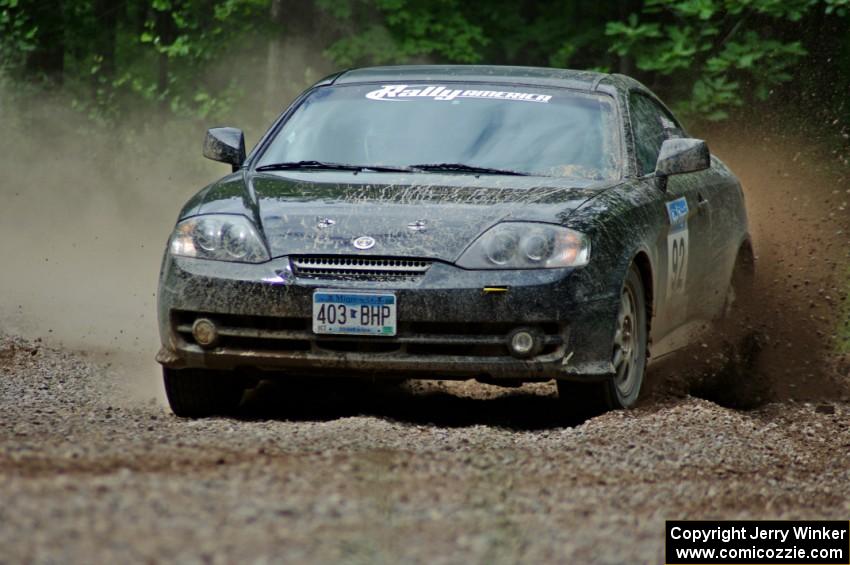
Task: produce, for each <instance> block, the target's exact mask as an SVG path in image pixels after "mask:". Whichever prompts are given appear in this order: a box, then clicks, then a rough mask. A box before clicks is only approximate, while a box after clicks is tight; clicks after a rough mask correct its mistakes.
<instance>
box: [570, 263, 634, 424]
mask: <svg viewBox="0 0 850 565" xmlns="http://www.w3.org/2000/svg"><path fill="white" fill-rule="evenodd" d="M647 334H648V324H647V320H646V294H645V292H644V288H643V281H642V279H641V276H640V273H639V272H638V270H637V268H636V267H635V266H634V265H633V266H632V267H631V268H630V269H629V272H628V274H627V275H626V280H625V281H624V282H623V290H622V292H621V293H620V309H619V312H618V314H617V329H616V331H615V334H614V348H613V353H612V364H613V365H614V378H613V379H610V380H607V381H603V382H599V383H576V382H569V381H558V395H559V397H560V398H561V399H562V401H563V402H564V403H565V404H567V406H568V407H569V408H570V409H571V410H573V411H575V412H578V413H583V414H584V415H592V414H598V413H601V412H604V411H605V410H610V409H619V408H629V407H631V406H634V404H635V403H636V402H637V399H638V395H639V394H640V388H641V385H642V384H643V377H644V373H645V371H646V347H647Z"/></svg>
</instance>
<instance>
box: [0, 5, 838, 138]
mask: <svg viewBox="0 0 850 565" xmlns="http://www.w3.org/2000/svg"><path fill="white" fill-rule="evenodd" d="M273 4H274V6H276V7H277V8H276V9H277V10H278V11H279V12H281V10H282V12H281V13H282V14H283V17H281V18H279V20H280V22H279V23H278V24H274V23H273V22H272V18H271V17H270V13H271V12H272V11H274V10H272V6H273ZM305 7H307V8H310V9H308V10H305V9H304V8H305ZM290 13H291V14H298V16H297V17H299V18H309V19H310V21H297V20H289V19H287V16H288V14H290ZM305 14H309V15H305ZM293 17H295V16H293ZM847 19H850V0H644V1H643V2H638V1H637V0H634V1H631V2H617V3H615V2H596V3H587V2H578V1H577V0H572V1H565V0H536V1H535V0H490V1H488V2H480V3H476V2H462V1H461V0H312V2H310V0H216V1H211V0H123V1H122V2H119V3H116V2H109V1H108V0H75V1H73V2H70V1H66V2H63V3H62V4H61V5H60V8H59V9H56V8H54V7H51V6H49V3H44V2H43V1H41V0H0V74H2V76H3V77H6V78H5V79H4V80H15V81H17V82H18V83H23V82H27V83H28V84H30V85H34V84H42V85H43V87H44V88H57V87H58V85H61V88H62V89H63V91H64V92H65V93H70V94H71V95H72V96H73V99H74V105H75V107H77V108H79V109H80V110H81V111H83V112H86V113H88V114H89V115H90V116H91V117H93V118H95V119H96V120H97V121H100V122H102V123H107V124H108V123H113V122H115V121H116V120H118V119H119V118H120V115H121V112H122V109H123V108H124V107H125V106H126V105H127V103H128V100H129V101H132V102H133V103H134V104H136V105H139V106H144V105H148V106H150V107H151V108H160V109H162V108H165V109H168V110H169V111H171V112H173V113H175V114H177V115H180V116H186V117H193V118H202V119H216V117H217V116H222V115H224V114H226V113H227V111H228V110H229V108H232V107H233V105H234V104H235V103H237V101H239V100H241V99H244V97H245V95H246V93H245V92H243V91H242V90H241V89H240V87H239V81H237V80H235V79H234V78H233V75H232V74H227V73H218V74H216V73H211V72H210V69H211V68H213V67H214V66H215V65H216V63H218V62H220V61H221V59H222V58H223V57H226V56H227V55H228V54H231V53H233V52H234V50H235V48H236V47H238V46H241V45H243V44H244V43H245V42H246V41H256V39H257V38H260V40H261V41H265V40H263V39H262V38H263V37H264V36H266V37H278V38H283V37H284V34H286V33H289V34H295V35H297V30H298V29H299V27H302V26H303V27H305V28H309V29H314V28H321V29H323V30H325V32H324V33H322V34H319V35H317V36H316V37H312V36H311V37H310V38H309V39H310V40H312V41H313V44H312V45H311V49H312V50H314V51H315V52H317V53H324V54H325V56H326V58H327V59H328V60H330V61H331V62H332V63H333V64H334V65H335V66H338V67H349V66H355V65H368V64H393V63H416V62H447V63H496V64H520V65H540V66H554V67H567V66H569V67H573V68H587V69H599V70H606V71H607V70H615V71H618V72H625V73H627V74H631V75H634V76H636V77H637V78H639V79H640V80H642V81H644V82H646V83H647V84H649V85H650V86H652V87H653V88H654V89H656V90H657V91H658V92H659V93H661V94H662V95H663V96H664V97H665V98H666V99H668V100H670V101H671V102H673V103H674V105H675V106H676V107H677V109H678V110H679V111H680V112H685V113H687V114H691V115H692V116H699V117H702V118H707V119H709V120H722V119H724V118H726V117H728V116H729V113H730V111H732V110H733V109H734V108H737V107H741V106H744V105H746V104H750V103H758V102H760V101H764V100H766V99H768V98H769V97H770V96H771V93H774V92H776V91H777V89H780V87H782V85H784V84H787V83H789V82H790V81H791V80H792V77H794V76H795V75H796V74H798V73H800V72H801V71H805V70H807V69H806V66H805V65H806V64H805V62H806V61H809V60H810V58H811V56H810V55H809V53H810V51H811V50H812V48H813V47H814V48H817V49H819V52H820V53H824V52H834V58H832V57H831V58H830V59H829V60H828V61H827V62H828V64H829V65H832V66H833V67H834V68H843V67H846V65H847V63H848V62H850V44H847V42H846V40H842V37H846V32H847V31H848V22H847V21H846V20H847ZM314 20H315V21H314ZM317 22H318V23H317ZM827 24H828V25H830V26H832V27H831V28H829V29H833V30H836V31H837V33H834V34H832V35H830V34H828V33H825V32H823V31H822V30H824V29H826V28H825V27H824V26H825V25H827ZM327 30H331V31H330V32H328V31H327ZM256 51H257V52H259V53H261V54H260V55H259V57H260V58H262V57H263V56H264V55H263V54H262V50H256ZM821 60H822V59H821ZM249 63H250V64H254V65H256V66H257V67H258V68H257V69H256V71H257V72H265V70H266V68H265V66H264V64H263V61H262V60H258V59H256V58H255V59H253V60H250V61H249ZM842 66H843V67H842ZM305 74H306V73H305ZM844 74H845V75H846V74H847V73H844ZM44 79H47V80H44ZM39 81H41V82H39ZM848 81H850V79H845V82H848ZM845 86H847V87H850V84H846V85H845ZM837 88H838V87H837V86H836V89H837ZM15 90H16V91H20V92H25V89H23V88H20V89H19V88H16V89H15Z"/></svg>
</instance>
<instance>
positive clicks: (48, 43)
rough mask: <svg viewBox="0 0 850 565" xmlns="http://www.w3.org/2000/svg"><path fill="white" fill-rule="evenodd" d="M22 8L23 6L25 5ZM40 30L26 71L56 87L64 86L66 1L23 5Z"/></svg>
mask: <svg viewBox="0 0 850 565" xmlns="http://www.w3.org/2000/svg"><path fill="white" fill-rule="evenodd" d="M22 4H23V3H22ZM23 6H24V7H25V10H26V12H28V13H29V14H30V15H31V17H32V19H33V23H35V24H36V26H38V31H37V32H36V36H35V42H36V45H35V49H34V50H33V51H32V52H30V54H29V56H28V57H27V62H26V68H27V71H29V72H30V73H32V74H35V75H40V76H41V77H44V78H46V79H47V80H49V81H51V82H54V83H55V84H57V85H58V84H62V81H63V79H64V76H63V74H64V70H65V10H64V2H63V0H53V1H52V2H39V1H37V0H35V1H33V2H27V3H26V4H23Z"/></svg>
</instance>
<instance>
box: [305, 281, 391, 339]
mask: <svg viewBox="0 0 850 565" xmlns="http://www.w3.org/2000/svg"><path fill="white" fill-rule="evenodd" d="M396 306H397V302H396V296H395V294H380V293H375V292H340V291H336V290H317V291H316V292H314V293H313V332H314V333H317V334H355V335H384V336H393V335H395V333H396Z"/></svg>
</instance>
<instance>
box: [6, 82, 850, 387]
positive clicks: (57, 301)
mask: <svg viewBox="0 0 850 565" xmlns="http://www.w3.org/2000/svg"><path fill="white" fill-rule="evenodd" d="M317 76H318V74H317V73H313V75H312V76H310V77H305V76H304V73H303V71H301V75H300V76H298V77H297V79H298V80H293V81H292V83H291V84H289V88H290V91H291V92H288V93H287V95H286V96H282V97H281V99H280V100H279V103H278V101H276V102H274V103H273V104H272V105H273V106H274V105H275V104H276V105H277V110H280V109H282V108H283V107H284V106H285V104H286V103H287V102H288V100H289V99H291V97H292V96H294V94H295V92H297V91H298V90H300V88H301V87H302V86H304V85H306V83H307V82H309V80H313V79H315V78H317ZM267 87H268V84H265V86H264V87H260V88H258V89H249V90H251V91H252V92H253V91H257V90H262V89H263V88H267ZM19 103H20V104H24V102H20V97H16V98H12V97H9V96H8V93H5V96H4V93H2V92H0V123H4V124H5V127H4V130H5V131H4V134H3V136H2V138H0V155H2V157H0V161H2V163H3V167H2V180H1V181H0V333H6V334H17V335H21V336H24V337H27V338H31V339H36V338H40V339H42V340H44V341H45V342H47V343H49V344H52V345H58V346H62V347H65V348H68V349H71V350H79V351H83V352H86V354H88V355H93V356H103V357H108V358H110V359H113V360H115V363H116V366H117V367H116V368H120V370H121V371H124V372H125V373H127V375H129V377H130V378H136V379H137V380H138V381H139V383H143V384H140V390H141V391H143V392H144V394H146V395H148V397H150V396H152V395H156V396H159V395H160V394H161V393H160V392H159V389H160V387H159V381H158V367H157V366H156V364H155V363H154V361H153V356H154V354H155V352H156V350H157V348H158V337H157V331H156V311H155V305H156V298H155V292H156V284H157V276H158V272H159V266H160V261H161V258H162V252H163V249H164V246H165V243H166V239H167V237H168V235H169V233H170V231H171V228H172V227H173V224H174V221H175V219H176V215H177V213H178V211H179V209H180V207H181V206H182V204H183V203H184V202H185V201H186V199H187V198H188V197H189V196H191V195H192V194H193V193H194V192H196V191H197V190H199V189H200V188H201V187H203V186H204V185H206V184H207V183H208V182H211V181H213V180H215V179H216V178H218V177H220V176H221V175H223V174H225V173H226V172H227V169H226V167H225V166H224V165H220V164H216V163H212V162H208V161H205V160H203V159H202V157H201V155H200V150H201V141H202V137H203V134H204V130H205V128H206V127H208V126H213V125H224V124H218V123H201V122H199V121H193V120H178V119H175V118H173V117H171V118H165V117H162V116H150V115H143V116H140V115H132V112H130V113H129V115H125V116H123V117H122V119H121V125H119V126H117V127H116V128H115V130H114V131H110V132H105V131H103V130H102V129H97V128H93V127H92V126H91V124H90V123H88V122H87V120H86V119H85V118H83V117H82V116H81V115H80V112H78V111H77V110H74V109H71V108H70V107H69V104H68V102H67V100H62V99H57V98H49V97H43V98H35V99H33V98H30V99H27V100H26V101H25V104H26V106H27V111H25V112H21V111H19V110H20V108H17V107H16V106H15V105H16V104H19ZM34 107H37V108H38V111H37V112H33V111H32V109H33V108H34ZM243 108H246V109H254V108H257V106H256V105H253V104H248V105H244V106H243ZM245 111H246V110H242V111H241V113H245ZM263 113H264V114H265V113H267V112H263ZM22 116H24V117H22ZM242 117H243V118H245V120H244V121H242V120H240V119H239V117H237V116H234V119H232V120H227V121H228V122H229V124H227V125H237V126H238V125H242V124H249V127H248V128H246V137H247V140H248V144H249V146H250V144H251V143H252V142H254V141H256V140H257V139H258V137H259V135H260V134H261V133H262V131H261V129H260V127H261V126H259V125H257V126H254V127H251V126H250V124H252V123H255V124H256V123H258V120H257V116H251V117H248V116H242ZM264 118H265V116H264ZM705 136H706V137H707V138H708V140H709V144H710V146H711V148H712V150H714V151H715V152H716V153H717V154H718V155H720V156H721V157H722V158H723V159H724V160H725V161H726V162H727V163H728V164H729V165H730V166H731V167H732V169H733V170H734V171H735V172H736V173H737V174H738V175H739V176H740V177H741V179H742V182H743V184H744V187H745V191H746V197H747V203H748V206H749V213H750V218H751V229H752V232H753V235H754V240H755V247H756V255H757V256H758V288H759V292H758V293H757V295H756V298H755V299H754V301H755V304H754V305H753V306H754V308H752V309H751V314H752V320H751V323H752V324H753V326H754V327H757V328H758V329H759V331H760V332H761V334H762V336H763V342H762V344H761V349H762V351H761V356H760V359H761V362H760V366H759V371H760V372H761V373H762V374H763V375H766V378H769V379H771V381H772V395H773V396H774V397H789V396H790V397H795V396H796V397H801V398H805V397H817V396H824V395H827V396H828V395H833V394H839V392H836V391H838V390H839V389H838V388H836V386H837V385H836V380H835V378H836V377H835V371H834V370H833V369H834V367H835V363H834V362H833V361H834V359H833V356H832V352H833V351H834V350H835V348H834V345H833V343H832V340H833V339H834V334H835V331H836V328H837V327H838V323H839V320H840V318H841V316H842V315H843V314H842V313H841V312H842V304H843V302H844V300H845V297H846V292H847V265H848V264H850V260H848V249H850V247H849V246H848V241H850V240H848V233H850V231H848V229H850V225H848V217H850V212H848V202H850V189H848V187H850V183H848V182H847V178H846V177H847V175H848V167H846V166H843V165H842V164H840V163H839V162H838V160H837V159H836V158H835V157H834V156H833V155H831V154H829V153H828V152H823V151H820V150H818V149H816V148H815V147H814V146H813V144H811V143H809V142H808V141H807V140H806V139H800V138H791V137H787V136H786V137H781V136H778V135H775V134H769V133H763V132H758V131H752V130H749V131H746V132H740V131H736V130H735V129H734V128H731V127H727V128H715V129H713V130H712V131H710V132H706V134H705Z"/></svg>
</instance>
